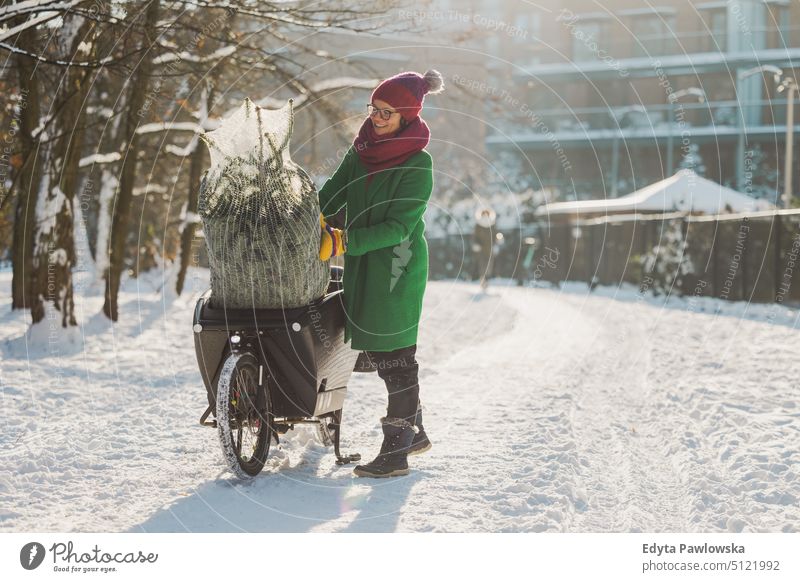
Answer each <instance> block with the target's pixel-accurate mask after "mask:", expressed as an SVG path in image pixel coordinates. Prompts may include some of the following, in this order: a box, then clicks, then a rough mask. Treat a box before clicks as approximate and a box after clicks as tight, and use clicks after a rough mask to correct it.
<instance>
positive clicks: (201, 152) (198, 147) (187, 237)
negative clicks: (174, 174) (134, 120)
mask: <svg viewBox="0 0 800 582" xmlns="http://www.w3.org/2000/svg"><path fill="white" fill-rule="evenodd" d="M213 81H214V79H212V80H210V81H209V88H208V89H207V90H205V91H203V95H202V97H201V99H203V100H204V103H202V104H201V105H200V110H201V111H203V112H206V115H207V112H208V110H209V108H210V107H211V104H212V103H213V102H214V85H213ZM203 121H205V120H204V119H202V120H201V122H203ZM194 139H195V147H194V151H193V152H192V160H191V163H190V165H189V200H188V201H187V202H186V219H185V221H184V224H183V231H182V232H181V257H180V261H181V263H180V268H179V270H178V278H177V282H176V283H175V291H176V292H177V294H178V295H180V294H181V293H182V292H183V286H184V284H185V282H186V271H187V269H188V268H189V263H190V262H191V260H192V257H193V256H194V255H193V253H192V243H193V242H194V235H195V232H196V231H197V222H196V221H197V220H198V215H197V203H198V199H199V194H200V177H201V175H202V173H203V161H204V160H205V157H206V156H205V153H206V152H205V148H204V146H203V144H201V143H200V140H199V136H195V138H194Z"/></svg>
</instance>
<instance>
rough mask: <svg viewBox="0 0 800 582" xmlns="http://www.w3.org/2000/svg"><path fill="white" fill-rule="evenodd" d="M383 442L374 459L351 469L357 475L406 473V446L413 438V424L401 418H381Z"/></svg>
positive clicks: (393, 475)
mask: <svg viewBox="0 0 800 582" xmlns="http://www.w3.org/2000/svg"><path fill="white" fill-rule="evenodd" d="M381 424H382V425H383V444H382V445H381V452H380V453H379V454H378V456H377V457H375V460H374V461H372V462H371V463H367V464H366V465H358V466H356V468H355V469H353V473H355V475H356V476H358V477H395V476H398V475H408V461H407V459H406V457H407V455H408V448H409V446H410V445H411V441H412V440H413V438H414V425H412V424H411V423H409V422H407V421H405V420H403V419H402V418H389V417H383V418H381Z"/></svg>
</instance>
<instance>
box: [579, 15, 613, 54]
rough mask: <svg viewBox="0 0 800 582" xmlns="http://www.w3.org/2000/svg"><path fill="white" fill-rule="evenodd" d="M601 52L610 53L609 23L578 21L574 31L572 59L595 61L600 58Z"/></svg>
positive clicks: (602, 21)
mask: <svg viewBox="0 0 800 582" xmlns="http://www.w3.org/2000/svg"><path fill="white" fill-rule="evenodd" d="M601 51H608V22H607V21H606V20H583V19H581V20H578V21H577V22H576V23H575V25H574V28H573V29H572V58H573V59H575V60H576V61H593V60H597V59H598V58H599V54H601ZM602 54H605V52H603V53H602Z"/></svg>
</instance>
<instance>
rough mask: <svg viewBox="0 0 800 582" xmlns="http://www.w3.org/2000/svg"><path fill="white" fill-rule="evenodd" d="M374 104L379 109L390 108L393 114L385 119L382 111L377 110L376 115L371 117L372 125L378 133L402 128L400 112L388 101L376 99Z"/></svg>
mask: <svg viewBox="0 0 800 582" xmlns="http://www.w3.org/2000/svg"><path fill="white" fill-rule="evenodd" d="M372 104H373V105H374V106H375V107H377V108H378V109H388V110H389V111H391V112H392V115H391V116H390V117H389V119H388V120H384V119H383V118H382V117H381V115H380V113H378V112H376V113H375V115H373V116H372V117H370V119H371V120H372V127H374V128H375V133H377V134H378V135H386V134H389V133H392V132H395V131H397V130H398V129H400V117H401V116H400V113H399V112H398V111H397V110H396V109H395V108H394V107H392V106H391V105H389V104H388V103H387V102H386V101H382V100H380V99H375V100H374V101H373V102H372Z"/></svg>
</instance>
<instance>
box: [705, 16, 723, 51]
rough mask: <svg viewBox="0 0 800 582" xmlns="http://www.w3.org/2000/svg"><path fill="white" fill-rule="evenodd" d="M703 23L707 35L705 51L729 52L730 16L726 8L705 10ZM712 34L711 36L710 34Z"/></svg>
mask: <svg viewBox="0 0 800 582" xmlns="http://www.w3.org/2000/svg"><path fill="white" fill-rule="evenodd" d="M703 22H704V23H705V25H706V29H707V31H706V30H704V31H703V32H704V33H705V34H706V35H707V36H706V37H705V38H706V42H705V47H704V48H705V50H706V51H707V52H725V51H726V50H728V14H727V8H726V7H724V6H723V7H720V8H709V9H707V10H703ZM709 32H710V34H709Z"/></svg>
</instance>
